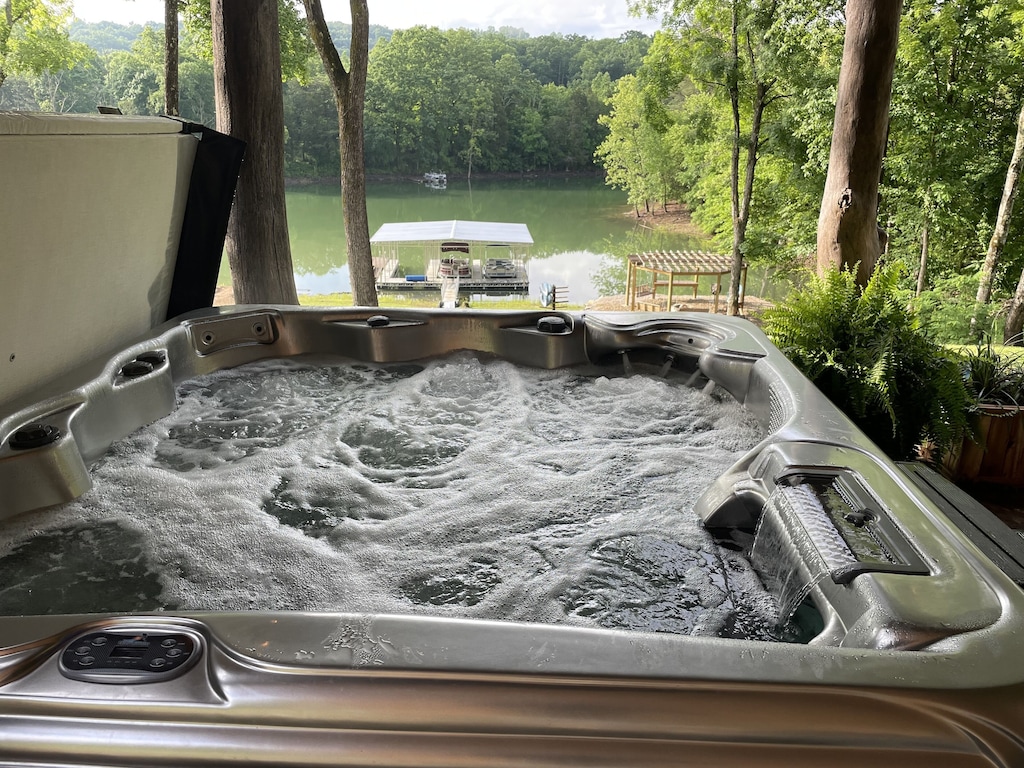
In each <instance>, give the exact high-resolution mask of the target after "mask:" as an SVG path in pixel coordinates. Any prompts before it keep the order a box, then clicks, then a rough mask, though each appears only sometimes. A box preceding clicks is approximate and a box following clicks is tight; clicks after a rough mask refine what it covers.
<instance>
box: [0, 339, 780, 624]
mask: <svg viewBox="0 0 1024 768" xmlns="http://www.w3.org/2000/svg"><path fill="white" fill-rule="evenodd" d="M410 373H411V371H410V369H409V367H407V366H405V367H403V366H395V367H391V368H388V367H383V368H381V367H373V366H367V365H341V364H331V365H326V364H315V365H313V364H309V363H302V362H292V361H272V362H265V363H259V364H254V365H250V366H245V367H243V368H239V369H234V370H229V371H222V372H219V373H217V374H213V375H210V376H206V377H202V378H200V379H196V380H193V381H191V382H188V383H186V384H185V385H183V386H182V388H181V390H180V392H179V407H178V408H177V410H176V411H175V412H174V413H173V414H172V415H171V416H169V417H168V418H166V419H163V420H161V421H160V422H157V423H156V424H153V425H150V426H148V427H146V428H144V429H142V430H139V431H138V432H136V433H135V434H133V435H131V436H130V437H129V438H127V439H125V440H123V441H122V442H120V443H119V444H117V445H116V446H114V447H113V448H112V449H111V451H110V452H109V454H108V455H107V456H105V457H104V458H103V459H102V460H101V461H100V462H99V463H98V464H97V465H96V466H95V467H94V470H93V472H94V484H95V485H94V489H93V490H92V491H90V492H89V493H88V494H86V495H85V496H84V497H83V498H81V499H79V500H78V501H76V502H73V503H71V504H66V505H63V506H61V507H57V508H53V509H51V510H47V511H43V512H41V513H37V514H34V515H31V516H27V517H24V518H22V519H19V520H16V521H11V522H9V523H8V524H7V525H5V526H4V527H2V528H0V555H4V554H5V553H8V552H10V551H11V550H12V549H17V547H18V546H20V545H21V544H23V543H24V542H25V541H26V540H27V539H29V538H30V537H32V536H36V535H40V534H43V533H46V532H47V531H56V530H59V529H64V528H67V527H68V526H70V525H77V524H81V523H93V524H95V523H99V522H101V521H115V522H116V523H117V524H118V525H119V526H121V527H122V528H124V529H126V530H127V531H129V532H135V533H137V534H138V539H139V540H140V541H142V542H143V544H142V546H143V548H144V552H145V556H146V559H147V561H148V563H149V564H150V567H151V569H152V570H153V571H154V573H155V574H156V576H155V578H158V579H159V583H160V586H161V587H162V592H161V594H160V597H159V601H160V603H161V606H164V607H167V608H169V609H181V610H236V609H243V610H247V609H275V610H276V609H284V610H309V611H334V610H338V611H366V612H396V613H428V614H433V615H443V616H464V617H481V618H497V619H507V620H525V621H543V622H563V623H564V622H569V623H575V624H582V625H589V626H607V625H609V624H614V623H616V622H623V623H624V625H625V626H635V628H638V629H645V628H650V629H667V630H669V631H687V630H686V627H687V626H688V627H689V631H693V632H701V633H703V632H707V633H714V632H717V631H719V630H720V629H721V627H722V626H723V624H724V623H725V622H727V621H728V620H729V616H730V614H731V613H735V612H736V611H743V610H749V611H753V612H754V613H755V614H757V615H760V614H763V613H765V612H766V611H767V610H768V609H766V608H765V603H764V597H763V595H762V594H761V592H760V591H759V589H758V587H757V580H756V577H752V576H751V573H752V572H751V571H750V569H749V566H744V565H742V564H739V565H738V564H737V562H736V558H735V557H734V556H733V555H732V554H730V553H724V554H723V552H722V551H720V550H719V549H718V548H717V547H716V546H715V545H714V544H713V542H712V541H711V540H710V538H709V537H708V535H707V533H706V532H705V531H704V530H703V528H702V526H701V524H700V521H699V519H698V518H697V516H696V515H695V514H694V513H693V512H692V507H693V503H694V501H695V500H696V499H697V498H698V497H699V495H700V494H701V492H702V491H703V490H704V488H705V487H707V485H708V483H709V482H710V481H711V480H712V479H713V478H714V477H716V476H717V475H718V474H720V473H721V472H722V471H724V470H725V469H726V468H728V467H729V466H730V465H731V464H732V463H733V462H734V461H736V460H737V458H739V456H740V454H741V453H742V452H744V451H746V450H748V449H749V448H750V447H752V446H753V445H754V444H756V442H757V441H758V440H759V439H760V437H761V435H760V433H759V431H758V429H757V427H756V425H755V424H754V423H753V421H752V419H750V418H749V417H748V416H747V414H745V412H743V410H742V409H741V408H740V407H739V406H737V405H736V404H735V403H734V402H732V401H728V400H726V401H725V402H720V399H722V398H711V397H708V396H707V395H704V394H702V393H701V392H700V391H698V390H695V389H690V388H687V387H685V386H682V385H681V381H682V379H677V380H671V381H670V380H665V379H662V378H658V377H656V376H644V375H640V376H631V377H619V378H607V377H603V376H594V375H592V373H590V372H582V371H565V370H561V371H542V370H535V369H528V368H522V367H517V366H514V365H512V364H509V363H507V362H503V361H482V360H480V359H477V358H476V357H474V356H471V355H468V354H459V355H455V356H452V357H449V358H446V359H442V360H437V361H433V362H430V363H427V364H426V365H425V367H424V369H423V370H422V371H421V372H419V373H417V374H415V375H409V374H410ZM282 520H284V521H285V522H282ZM609 553H612V554H611V555H609ZM103 556H104V555H103V553H102V552H100V553H97V557H99V558H102V557H103ZM616 558H618V559H617V560H616ZM0 560H2V557H0ZM86 578H87V577H86ZM737 585H741V586H738V587H737ZM730 586H732V587H734V589H733V590H732V592H730V591H729V589H727V588H728V587H730ZM690 596H692V597H693V598H694V599H693V601H692V602H693V603H694V605H689V606H688V607H687V606H684V604H687V605H688V602H687V601H688V600H689V597H690ZM114 602H115V603H116V601H114ZM740 602H742V603H745V604H746V607H744V606H741V605H738V603H740ZM673 605H675V606H677V615H672V613H671V612H672V606H673ZM156 607H157V606H150V607H149V609H153V608H156ZM118 608H119V606H117V605H112V609H118ZM60 610H64V611H69V610H72V609H71V608H70V607H69V606H60ZM684 625H685V626H684Z"/></svg>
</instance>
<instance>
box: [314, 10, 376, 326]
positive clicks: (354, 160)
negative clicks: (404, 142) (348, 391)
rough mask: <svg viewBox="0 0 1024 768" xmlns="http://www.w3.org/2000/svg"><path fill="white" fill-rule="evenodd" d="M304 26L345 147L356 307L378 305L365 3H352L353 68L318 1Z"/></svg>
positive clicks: (345, 211) (344, 187)
mask: <svg viewBox="0 0 1024 768" xmlns="http://www.w3.org/2000/svg"><path fill="white" fill-rule="evenodd" d="M303 5H304V6H305V8H306V22H307V23H308V24H309V35H310V37H311V38H312V39H313V44H314V45H315V46H316V49H317V52H318V53H319V54H320V59H321V61H323V64H324V69H325V70H326V72H327V77H328V79H329V80H330V81H331V89H332V90H333V91H334V103H335V106H336V107H337V109H338V141H339V143H340V147H341V197H342V208H341V210H342V218H343V220H344V224H345V247H346V249H347V251H348V271H349V277H350V279H351V281H352V301H353V303H354V304H356V305H357V306H363V307H376V306H377V286H376V281H375V280H374V277H373V255H372V253H371V251H370V225H369V221H368V219H367V215H366V161H365V157H364V140H363V111H364V108H365V102H366V67H367V63H368V60H369V54H370V13H369V10H368V9H367V6H366V0H349V8H350V9H351V13H352V41H351V44H350V47H349V69H348V71H346V70H345V66H344V65H343V64H342V62H341V57H340V56H339V55H338V49H337V48H335V47H334V42H333V41H332V40H331V33H330V32H329V31H328V29H327V22H326V21H325V20H324V12H323V8H322V7H321V5H320V0H303Z"/></svg>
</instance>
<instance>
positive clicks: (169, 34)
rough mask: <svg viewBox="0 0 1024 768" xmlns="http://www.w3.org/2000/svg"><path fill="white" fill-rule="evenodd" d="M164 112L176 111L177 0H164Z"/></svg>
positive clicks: (174, 113) (175, 113) (173, 112)
mask: <svg viewBox="0 0 1024 768" xmlns="http://www.w3.org/2000/svg"><path fill="white" fill-rule="evenodd" d="M164 114H167V115H175V116H177V115H180V114H181V112H179V111H178V0H164Z"/></svg>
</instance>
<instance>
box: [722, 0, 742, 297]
mask: <svg viewBox="0 0 1024 768" xmlns="http://www.w3.org/2000/svg"><path fill="white" fill-rule="evenodd" d="M738 2H739V0H732V61H731V63H730V67H731V71H730V72H729V103H730V105H731V107H732V157H731V158H730V164H729V184H730V187H731V192H732V270H731V274H732V275H735V277H733V278H732V279H731V280H730V283H729V301H728V303H727V304H726V312H728V314H730V315H733V314H736V311H735V309H736V307H737V306H738V302H737V304H736V305H734V304H733V300H732V297H733V291H734V289H735V291H736V295H737V296H738V295H739V277H738V273H739V272H740V269H739V268H738V267H737V265H740V264H742V263H743V237H744V234H745V229H746V225H745V222H743V221H741V218H740V71H739V70H740V56H739V10H738V8H737V7H736V5H737V3H738Z"/></svg>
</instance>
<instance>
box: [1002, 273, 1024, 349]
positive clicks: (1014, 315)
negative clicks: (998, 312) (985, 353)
mask: <svg viewBox="0 0 1024 768" xmlns="http://www.w3.org/2000/svg"><path fill="white" fill-rule="evenodd" d="M1021 331H1024V271H1021V273H1020V280H1019V281H1018V282H1017V290H1016V292H1015V293H1014V294H1013V301H1011V302H1010V309H1009V311H1008V312H1007V314H1006V325H1005V326H1004V327H1003V344H1013V345H1015V346H1018V347H1019V346H1022V345H1024V344H1022V342H1024V337H1022V336H1021Z"/></svg>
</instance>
